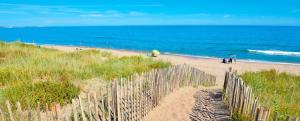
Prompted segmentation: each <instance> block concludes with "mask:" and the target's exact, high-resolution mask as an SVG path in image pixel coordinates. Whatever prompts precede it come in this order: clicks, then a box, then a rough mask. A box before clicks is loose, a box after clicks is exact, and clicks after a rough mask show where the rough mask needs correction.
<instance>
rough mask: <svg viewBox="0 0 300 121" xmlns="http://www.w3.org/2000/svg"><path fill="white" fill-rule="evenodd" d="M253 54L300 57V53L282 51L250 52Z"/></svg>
mask: <svg viewBox="0 0 300 121" xmlns="http://www.w3.org/2000/svg"><path fill="white" fill-rule="evenodd" d="M248 51H249V52H251V53H262V54H267V55H284V56H300V52H291V51H281V50H248Z"/></svg>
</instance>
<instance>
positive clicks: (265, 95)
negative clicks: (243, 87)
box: [241, 69, 300, 120]
mask: <svg viewBox="0 0 300 121" xmlns="http://www.w3.org/2000/svg"><path fill="white" fill-rule="evenodd" d="M241 77H242V79H243V80H244V81H245V83H246V84H247V85H250V86H251V87H252V89H253V92H254V94H255V95H256V96H258V97H259V101H260V102H261V103H262V104H263V105H265V106H267V107H270V108H271V110H272V111H273V113H274V112H278V117H279V119H281V120H283V119H284V118H286V116H287V115H291V116H298V115H299V114H300V105H299V104H300V76H297V75H293V74H288V73H279V72H277V71H276V70H274V69H272V70H265V71H260V72H246V73H244V74H242V75H241ZM273 113H272V114H271V115H273Z"/></svg>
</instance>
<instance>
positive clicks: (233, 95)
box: [223, 68, 298, 121]
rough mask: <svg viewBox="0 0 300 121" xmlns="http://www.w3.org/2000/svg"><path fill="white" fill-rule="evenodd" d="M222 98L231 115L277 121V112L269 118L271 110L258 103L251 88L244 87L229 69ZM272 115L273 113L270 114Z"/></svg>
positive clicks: (294, 120)
mask: <svg viewBox="0 0 300 121" xmlns="http://www.w3.org/2000/svg"><path fill="white" fill-rule="evenodd" d="M223 88H224V91H225V92H224V93H225V95H224V97H223V99H224V100H225V101H226V102H227V104H228V106H229V109H230V111H231V114H239V115H241V116H243V117H245V118H247V119H249V120H253V121H270V120H272V121H277V120H279V118H278V117H277V114H278V113H277V112H274V115H272V116H271V109H270V108H268V107H266V106H263V105H261V104H260V103H259V101H258V97H256V96H255V95H254V94H253V93H252V88H251V87H249V86H247V85H245V83H244V81H243V80H242V79H241V78H239V77H238V75H237V73H236V72H233V71H232V69H231V68H230V69H229V71H227V72H226V74H225V80H224V87H223ZM272 114H273V113H272ZM285 121H298V118H297V117H291V116H287V117H286V119H285Z"/></svg>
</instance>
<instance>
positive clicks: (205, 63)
mask: <svg viewBox="0 0 300 121" xmlns="http://www.w3.org/2000/svg"><path fill="white" fill-rule="evenodd" d="M40 46H41V47H46V48H52V49H57V50H61V51H65V52H74V51H77V50H78V48H81V49H82V50H88V49H97V50H100V51H107V52H111V53H112V54H114V55H116V56H137V55H141V56H147V55H149V52H146V51H131V50H120V49H110V48H94V47H82V46H81V47H79V46H60V45H45V44H44V45H40ZM153 59H155V60H163V61H169V62H171V63H172V64H173V65H179V64H188V65H190V66H193V67H195V68H198V69H200V70H202V71H204V72H206V73H209V74H212V75H214V76H216V78H217V81H216V86H214V88H216V89H221V88H222V86H223V83H224V77H225V72H226V71H227V70H228V69H229V68H230V67H231V68H233V69H234V70H236V71H237V72H238V74H242V73H244V72H247V71H261V70H270V69H275V70H276V71H278V72H287V73H291V74H295V75H300V65H297V64H282V63H281V64H280V63H262V62H251V61H243V60H238V61H237V62H236V63H232V64H224V63H221V59H218V58H210V57H209V58H200V57H191V56H179V55H171V54H162V55H159V56H158V57H155V58H153Z"/></svg>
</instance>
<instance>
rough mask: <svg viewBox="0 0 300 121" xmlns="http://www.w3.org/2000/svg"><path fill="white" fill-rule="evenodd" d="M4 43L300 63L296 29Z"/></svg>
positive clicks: (140, 29)
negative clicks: (156, 51)
mask: <svg viewBox="0 0 300 121" xmlns="http://www.w3.org/2000/svg"><path fill="white" fill-rule="evenodd" d="M0 40H1V41H7V42H10V41H16V40H19V41H22V42H27V43H36V44H52V45H72V46H89V47H100V48H112V49H125V50H138V51H150V50H152V49H158V50H160V51H161V52H162V53H169V54H182V55H188V56H204V57H218V58H228V57H229V56H230V55H236V57H237V58H238V59H243V60H256V61H270V62H284V63H300V27H296V26H85V27H15V28H4V27H2V28H0Z"/></svg>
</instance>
